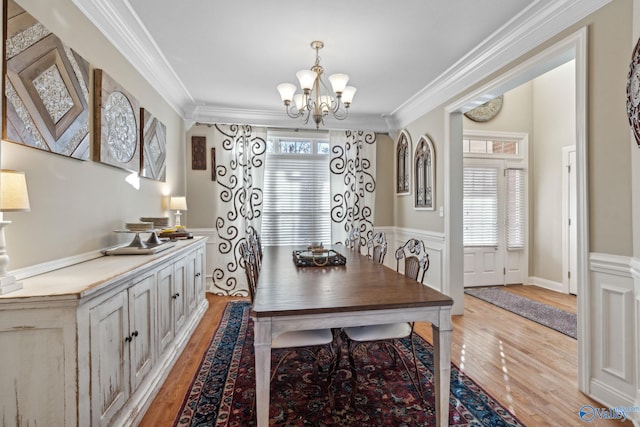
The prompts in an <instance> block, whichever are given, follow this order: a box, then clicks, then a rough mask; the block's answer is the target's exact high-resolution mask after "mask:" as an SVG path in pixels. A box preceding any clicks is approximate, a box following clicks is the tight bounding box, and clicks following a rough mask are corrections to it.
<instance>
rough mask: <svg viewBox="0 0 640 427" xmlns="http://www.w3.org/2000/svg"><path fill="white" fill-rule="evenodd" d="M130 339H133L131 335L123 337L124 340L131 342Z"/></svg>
mask: <svg viewBox="0 0 640 427" xmlns="http://www.w3.org/2000/svg"><path fill="white" fill-rule="evenodd" d="M132 339H133V338H131V335H129V336H128V337H126V338H125V339H124V342H131V340H132Z"/></svg>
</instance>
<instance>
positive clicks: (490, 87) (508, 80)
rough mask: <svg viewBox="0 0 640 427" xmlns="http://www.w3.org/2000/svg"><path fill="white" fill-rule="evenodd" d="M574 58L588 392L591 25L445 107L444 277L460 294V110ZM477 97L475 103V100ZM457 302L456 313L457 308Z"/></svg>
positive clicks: (582, 375) (582, 373) (582, 372)
mask: <svg viewBox="0 0 640 427" xmlns="http://www.w3.org/2000/svg"><path fill="white" fill-rule="evenodd" d="M570 59H575V72H576V76H575V77H576V79H575V81H576V91H575V93H576V166H577V167H576V181H577V187H578V188H577V211H578V216H577V218H576V220H577V221H576V227H577V235H578V236H577V241H578V263H577V271H576V276H577V277H576V279H577V281H578V284H579V285H578V286H579V290H578V299H577V300H578V313H579V314H580V315H579V316H578V387H579V388H580V390H581V391H583V392H585V393H589V379H590V368H591V356H590V349H591V346H592V341H591V338H590V336H591V334H590V324H591V315H590V313H589V309H588V308H589V306H590V295H589V270H588V268H589V229H588V224H589V221H588V212H589V211H588V208H589V200H588V188H587V182H588V181H587V165H588V163H587V104H586V98H587V27H583V28H581V29H580V30H578V31H576V32H575V33H573V34H571V35H570V36H568V37H567V38H565V39H563V40H561V41H559V42H558V43H556V44H554V45H552V46H550V47H548V48H547V49H545V50H543V51H542V52H540V53H538V54H536V55H534V56H533V57H531V58H529V59H527V60H525V61H523V62H522V63H520V64H518V65H516V66H515V67H513V68H512V69H510V70H508V71H506V72H505V73H504V74H502V75H500V76H498V77H497V78H496V79H494V80H492V81H490V82H489V83H487V84H485V85H483V86H481V87H479V88H478V89H476V90H474V91H472V92H470V93H468V94H466V95H464V96H462V97H461V98H458V99H456V100H455V101H453V102H452V103H451V104H449V105H447V106H445V108H444V124H445V129H444V131H445V141H444V150H445V153H444V157H445V177H444V179H445V183H444V187H445V200H444V202H445V206H444V208H445V212H448V213H449V215H445V220H444V223H445V224H444V229H445V234H446V236H448V238H447V239H446V244H445V253H444V254H443V257H444V259H445V263H444V271H443V278H444V279H445V283H444V286H445V287H449V288H450V295H451V296H452V297H453V298H454V300H455V299H456V298H457V297H459V295H460V294H462V293H463V292H462V287H463V281H462V280H461V279H462V278H461V277H459V276H461V274H460V272H461V270H462V267H463V262H462V261H463V250H462V216H461V215H454V214H453V213H454V212H460V209H461V208H462V206H461V204H462V118H461V116H462V113H463V112H465V111H468V110H470V109H472V108H473V107H474V106H475V105H477V101H478V100H481V99H490V98H492V97H495V96H497V95H500V94H502V93H504V92H506V91H508V90H510V89H513V88H515V87H517V86H519V85H521V84H523V83H525V82H527V81H529V80H531V79H532V78H534V77H537V76H538V75H540V74H542V73H544V72H546V71H549V70H551V69H553V68H555V67H557V66H558V65H561V64H563V63H565V62H567V61H568V60H570ZM474 102H475V103H474ZM456 308H457V307H456V305H454V312H456V311H457V310H456Z"/></svg>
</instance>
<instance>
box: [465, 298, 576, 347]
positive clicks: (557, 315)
mask: <svg viewBox="0 0 640 427" xmlns="http://www.w3.org/2000/svg"><path fill="white" fill-rule="evenodd" d="M464 293H465V294H467V295H470V296H472V297H474V298H478V299H479V300H482V301H484V302H487V303H489V304H492V305H495V306H496V307H499V308H502V309H504V310H507V311H509V312H511V313H514V314H517V315H518V316H520V317H524V318H525V319H528V320H531V321H532V322H536V323H538V324H540V325H542V326H546V327H547V328H549V329H553V330H554V331H557V332H560V333H561V334H564V335H566V336H568V337H571V338H573V339H577V337H578V333H577V327H578V321H577V316H576V315H575V314H574V313H570V312H568V311H565V310H561V309H559V308H556V307H552V306H550V305H548V304H544V303H541V302H539V301H535V300H532V299H531V298H527V297H523V296H521V295H516V294H514V293H512V292H509V291H505V290H503V289H500V288H499V287H495V286H490V287H481V288H468V289H465V290H464Z"/></svg>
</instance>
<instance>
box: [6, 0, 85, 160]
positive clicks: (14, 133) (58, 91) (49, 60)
mask: <svg viewBox="0 0 640 427" xmlns="http://www.w3.org/2000/svg"><path fill="white" fill-rule="evenodd" d="M6 10H7V14H6V17H5V18H6V20H5V28H6V39H5V40H4V42H5V76H4V77H5V91H4V97H3V111H4V115H3V135H2V136H3V138H4V139H6V140H8V141H12V142H16V143H19V144H23V145H27V146H30V147H34V148H38V149H41V150H45V151H50V152H53V153H56V154H62V155H65V156H69V157H73V158H77V159H82V160H87V159H89V151H90V144H89V91H88V82H89V63H88V62H87V61H85V60H84V59H83V58H82V57H81V56H80V55H78V54H77V53H76V52H74V51H73V50H72V49H70V48H69V47H67V46H65V45H64V44H63V43H62V41H61V40H60V39H59V38H58V37H56V36H55V35H54V34H52V33H51V32H50V31H49V30H48V29H46V28H45V27H44V26H43V25H42V24H41V23H40V22H38V21H37V20H36V19H35V18H34V17H32V16H31V15H29V14H28V13H26V12H25V10H24V9H22V8H21V7H20V6H18V5H17V4H16V3H15V2H14V1H13V0H8V1H7V9H6Z"/></svg>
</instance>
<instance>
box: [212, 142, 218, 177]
mask: <svg viewBox="0 0 640 427" xmlns="http://www.w3.org/2000/svg"><path fill="white" fill-rule="evenodd" d="M217 174H218V173H217V172H216V149H215V147H213V148H212V149H211V181H215V180H216V177H217Z"/></svg>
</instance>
